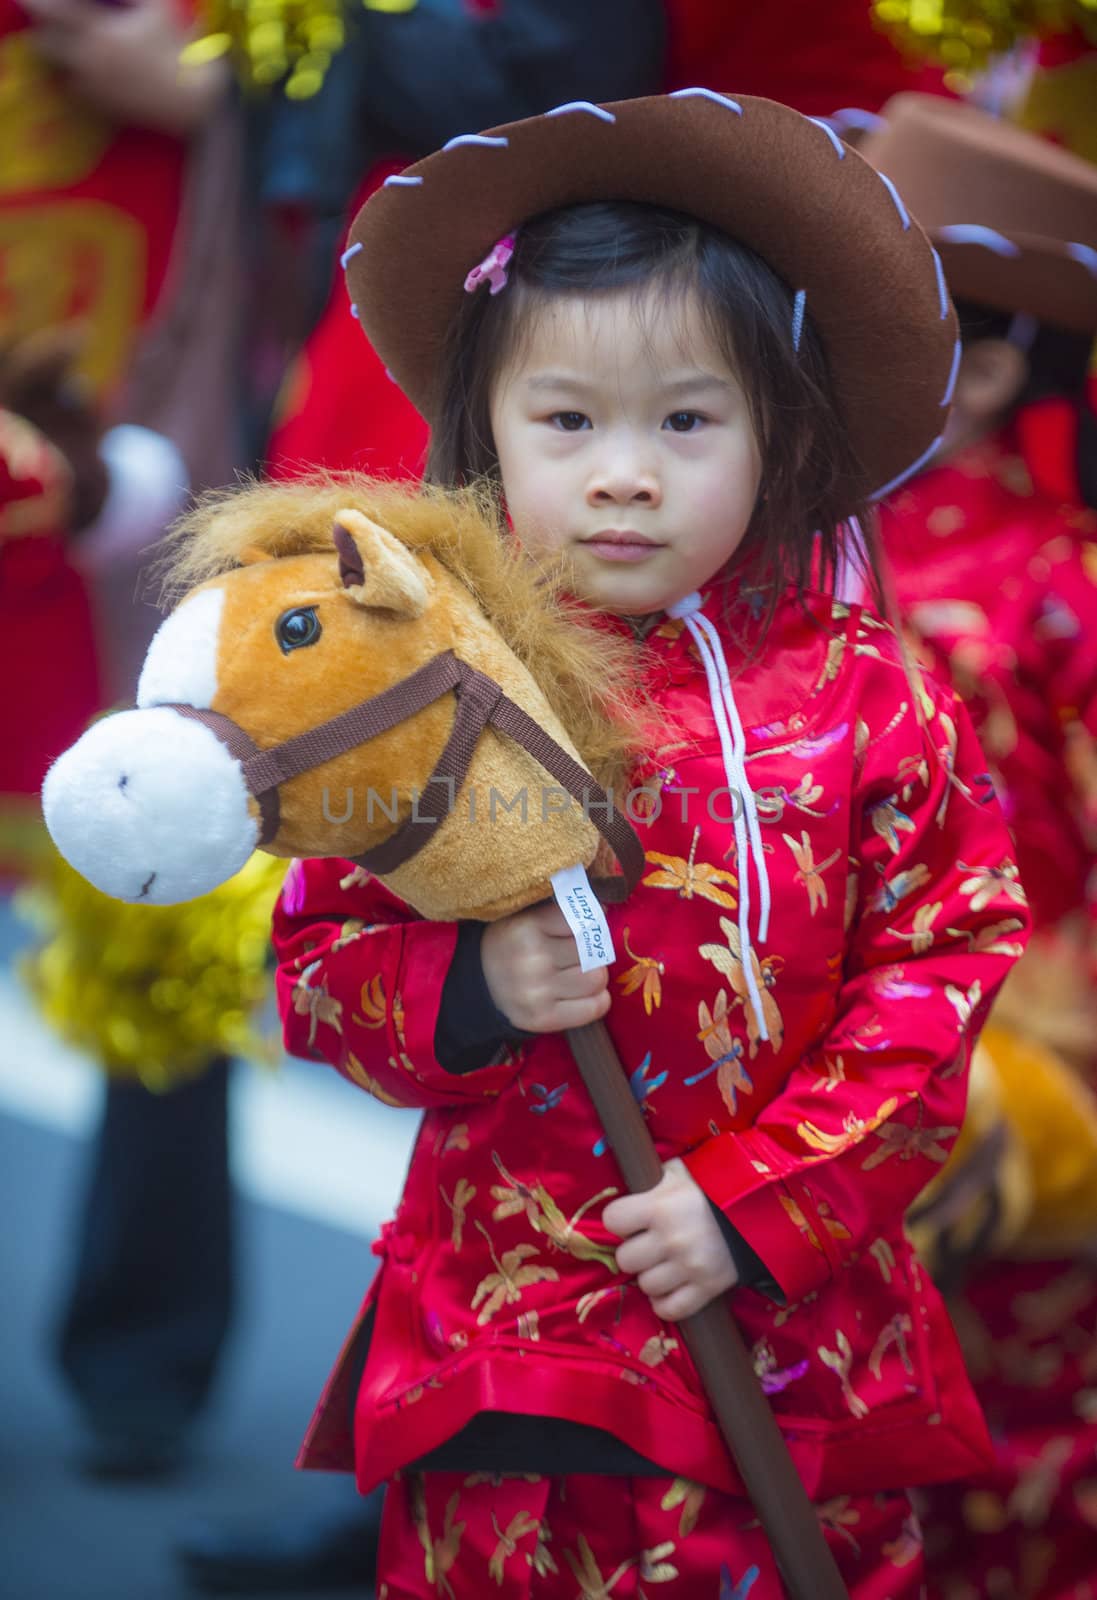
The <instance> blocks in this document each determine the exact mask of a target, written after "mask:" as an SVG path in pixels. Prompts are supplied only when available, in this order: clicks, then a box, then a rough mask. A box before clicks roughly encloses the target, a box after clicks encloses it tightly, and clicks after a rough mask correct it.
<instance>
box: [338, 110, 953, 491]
mask: <svg viewBox="0 0 1097 1600" xmlns="http://www.w3.org/2000/svg"><path fill="white" fill-rule="evenodd" d="M735 108H737V109H735ZM614 199H617V200H632V201H640V202H646V203H648V204H651V205H658V206H665V207H669V208H672V209H674V210H678V211H682V212H685V213H687V214H688V215H691V216H695V217H697V218H699V219H701V220H702V221H704V222H706V223H709V224H710V225H712V226H713V227H715V228H718V229H720V230H721V231H722V232H724V233H726V234H728V235H729V236H730V237H732V238H734V239H736V240H739V241H741V242H742V243H743V244H745V245H747V246H749V247H750V248H751V249H752V250H754V251H756V252H757V254H758V255H760V256H761V257H762V258H763V259H764V260H765V261H766V262H767V263H768V264H769V265H770V266H771V267H772V268H773V269H774V270H775V271H776V272H777V273H778V274H779V275H780V276H781V277H782V278H783V279H784V281H785V282H786V284H787V285H788V286H789V288H790V290H791V291H793V292H796V291H799V290H803V291H804V292H805V296H806V302H805V304H806V311H807V313H808V315H809V316H810V317H811V318H812V321H813V323H814V326H815V328H816V329H817V331H818V333H819V335H820V337H821V339H822V342H823V346H824V348H825V351H826V355H827V360H828V364H829V367H830V372H831V377H832V380H833V383H834V387H835V393H836V397H837V402H838V405H839V408H840V410H841V414H842V417H843V420H844V422H845V424H846V426H847V428H848V429H849V432H850V435H851V439H852V443H853V446H854V449H855V450H856V452H857V455H858V457H859V459H860V461H861V463H862V465H863V467H864V469H865V474H866V486H867V487H868V488H869V489H870V490H872V489H875V490H876V491H877V492H879V491H880V490H881V489H882V488H884V487H886V486H888V485H890V483H891V481H892V480H893V479H895V478H897V477H900V476H901V475H903V474H904V473H905V472H906V471H907V470H908V468H910V466H911V465H912V464H913V463H915V462H916V461H918V460H919V459H920V458H921V457H922V456H923V455H924V454H925V452H926V451H927V449H928V448H929V447H930V446H931V445H932V444H933V442H934V441H935V440H936V439H937V438H938V437H939V436H940V434H941V432H942V430H943V428H944V424H945V420H946V417H947V412H948V399H949V396H950V390H951V382H952V377H953V374H954V368H955V358H956V350H957V331H956V324H955V316H954V313H953V311H952V308H951V304H950V302H949V299H948V295H947V291H946V290H945V287H944V279H943V276H942V274H941V272H940V269H939V263H938V262H937V260H936V257H935V252H934V251H933V249H932V247H931V245H930V243H929V241H928V240H927V238H926V237H925V235H924V234H923V232H922V230H921V229H920V228H919V226H918V225H917V223H916V222H915V221H914V220H913V219H912V218H910V217H909V215H908V214H907V213H906V211H905V209H904V207H903V206H902V203H901V201H900V200H899V199H898V197H897V196H896V195H895V194H894V192H893V190H892V189H891V188H890V187H889V186H888V185H887V183H886V182H885V181H884V180H883V179H881V177H880V176H879V175H878V174H877V173H876V171H875V170H874V169H873V168H872V167H871V166H869V165H868V163H867V162H865V161H863V160H862V159H861V157H860V156H858V155H857V154H856V153H855V152H854V151H853V150H851V149H849V148H848V147H847V146H845V145H843V144H842V143H841V141H840V140H838V139H837V138H836V137H835V136H834V135H833V134H832V133H831V132H830V130H828V129H827V128H825V127H824V126H823V125H821V124H819V123H816V122H813V121H812V120H811V119H809V118H807V117H803V116H801V115H800V113H799V112H797V111H793V110H792V109H791V108H790V107H788V106H783V105H779V104H777V103H776V102H775V101H771V100H761V99H756V98H752V97H749V96H741V97H738V98H737V99H736V100H734V101H733V100H730V99H728V98H727V97H724V96H712V95H711V94H709V93H708V92H706V91H690V92H685V93H680V94H678V95H671V96H657V97H650V98H646V99H640V100H629V101H621V102H618V103H616V104H612V105H609V106H606V107H590V106H584V105H581V106H577V107H575V108H571V109H569V108H563V109H561V110H559V111H557V112H549V113H546V114H545V115H544V116H539V117H534V118H530V119H528V120H526V121H523V122H517V123H511V124H509V125H507V126H504V127H501V128H496V129H493V130H492V131H491V133H490V134H487V135H477V136H475V138H474V139H473V140H471V141H468V142H463V141H459V142H456V143H453V142H451V145H450V146H448V147H447V148H446V149H444V150H442V151H439V152H438V153H437V154H435V155H432V156H428V157H427V158H426V159H425V160H423V161H420V162H417V163H416V164H415V165H414V166H411V167H409V168H408V169H407V171H406V172H405V173H404V174H403V175H402V176H401V178H399V179H397V180H396V181H393V180H391V179H390V180H389V182H388V184H387V186H386V187H384V188H383V189H381V190H379V191H378V192H377V193H376V194H374V195H373V196H371V198H370V199H369V200H368V201H367V202H366V204H365V205H364V206H363V208H362V210H361V211H360V212H359V214H358V216H357V218H356V219H355V222H354V224H353V226H352V228H351V233H350V245H351V247H352V248H353V247H354V246H357V245H360V246H361V248H360V249H358V250H355V251H354V253H353V255H352V256H351V257H350V259H349V261H348V264H347V282H348V287H349V290H350V296H351V299H352V301H353V302H354V304H355V306H356V308H357V315H358V318H359V321H360V322H361V324H362V327H363V328H364V329H365V331H366V333H367V334H368V336H369V337H370V339H371V340H372V342H373V344H374V347H375V348H376V350H377V352H378V354H379V355H380V357H381V359H382V361H383V362H384V363H385V365H386V366H387V367H388V369H389V372H390V373H391V374H392V376H393V378H394V379H395V380H396V382H397V383H398V384H399V385H400V387H401V388H402V389H403V390H404V392H405V394H407V396H408V397H409V399H410V400H411V401H412V403H413V404H414V405H415V406H416V407H418V409H419V410H420V411H421V412H422V413H423V415H424V416H425V417H426V419H427V421H428V422H429V421H430V420H431V419H432V416H433V413H434V408H435V403H436V390H437V379H438V373H439V362H440V355H441V351H442V348H443V345H444V342H445V338H446V334H447V330H448V329H449V327H450V324H451V323H452V321H453V318H454V316H455V314H456V313H457V311H458V310H459V308H460V305H461V300H462V296H463V294H464V292H465V291H464V280H465V276H466V274H467V273H468V272H469V271H470V270H471V268H473V267H474V266H476V265H477V264H478V263H479V262H480V261H481V260H482V259H483V257H484V256H485V255H486V253H487V252H488V250H489V249H490V248H491V246H492V245H493V244H494V243H495V241H496V240H497V239H499V238H500V237H501V236H502V235H504V234H507V233H511V232H514V231H515V230H516V229H518V228H520V227H521V225H522V223H523V222H525V221H527V220H528V219H529V218H531V217H534V216H537V215H540V214H541V213H542V212H546V211H553V210H556V209H557V208H559V207H561V206H567V205H575V204H580V203H582V202H584V201H592V200H614ZM480 292H486V291H483V290H482V291H480ZM790 338H791V325H790Z"/></svg>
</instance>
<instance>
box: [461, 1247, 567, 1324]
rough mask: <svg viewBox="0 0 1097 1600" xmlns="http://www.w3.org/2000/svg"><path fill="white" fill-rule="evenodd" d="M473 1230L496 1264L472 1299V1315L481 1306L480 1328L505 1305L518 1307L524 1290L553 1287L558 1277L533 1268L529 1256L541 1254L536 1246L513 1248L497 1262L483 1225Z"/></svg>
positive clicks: (551, 1270) (552, 1269)
mask: <svg viewBox="0 0 1097 1600" xmlns="http://www.w3.org/2000/svg"><path fill="white" fill-rule="evenodd" d="M475 1226H476V1227H477V1228H478V1229H479V1231H480V1232H481V1233H482V1234H483V1235H484V1238H485V1239H486V1240H487V1245H488V1250H489V1251H490V1253H491V1259H492V1261H493V1262H494V1263H495V1271H494V1272H489V1273H488V1274H487V1276H486V1277H483V1278H481V1279H480V1282H479V1283H478V1284H477V1285H476V1289H475V1292H474V1294H473V1296H472V1302H471V1308H472V1310H473V1311H475V1310H476V1308H477V1306H479V1305H481V1303H482V1305H483V1309H482V1311H481V1312H480V1315H479V1316H478V1317H477V1319H476V1321H477V1323H478V1324H479V1326H480V1327H483V1326H484V1324H485V1323H486V1322H490V1321H491V1319H492V1318H493V1317H494V1316H495V1314H496V1312H498V1311H501V1310H502V1308H503V1307H504V1306H505V1305H509V1306H516V1305H518V1304H519V1302H520V1301H521V1299H522V1291H523V1289H528V1288H530V1287H531V1286H532V1285H533V1284H535V1283H556V1282H557V1281H558V1280H559V1277H560V1274H559V1273H558V1272H557V1270H556V1268H555V1267H547V1266H544V1265H542V1264H541V1263H540V1262H538V1263H537V1264H536V1265H535V1264H534V1263H533V1262H531V1261H530V1257H531V1256H539V1255H540V1254H541V1252H540V1250H538V1248H537V1246H536V1245H535V1244H516V1245H515V1247H514V1249H513V1250H504V1251H503V1256H502V1259H501V1260H500V1258H499V1257H498V1256H497V1255H496V1254H495V1246H494V1245H493V1244H492V1242H491V1235H490V1233H489V1232H488V1230H487V1229H486V1228H485V1227H484V1225H483V1223H482V1222H477V1223H476V1224H475Z"/></svg>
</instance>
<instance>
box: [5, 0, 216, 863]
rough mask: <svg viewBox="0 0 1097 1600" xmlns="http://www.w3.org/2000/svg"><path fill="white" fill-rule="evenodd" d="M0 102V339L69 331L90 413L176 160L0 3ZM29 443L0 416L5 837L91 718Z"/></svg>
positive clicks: (175, 206) (108, 386) (54, 537)
mask: <svg viewBox="0 0 1097 1600" xmlns="http://www.w3.org/2000/svg"><path fill="white" fill-rule="evenodd" d="M0 88H2V93H0V339H3V340H4V341H5V342H7V341H17V340H18V339H20V338H21V337H23V336H25V335H28V334H33V333H37V332H39V331H41V330H44V329H50V328H55V327H58V326H60V325H62V324H65V323H69V322H78V323H80V324H81V325H82V326H83V328H84V329H85V332H86V336H87V338H86V347H85V349H84V352H83V355H82V357H81V358H80V360H79V362H78V363H77V368H76V370H77V371H78V372H79V373H80V375H81V376H82V377H83V378H85V379H86V380H87V382H88V383H89V384H90V386H91V389H92V392H93V394H94V397H95V400H96V401H97V402H102V401H104V400H105V399H107V398H109V397H110V396H111V395H112V394H113V393H114V392H115V391H116V390H117V388H118V386H119V384H120V383H121V382H122V380H123V379H124V377H125V375H126V372H127V369H128V367H129V364H130V361H131V358H132V355H133V351H134V347H135V344H136V341H137V338H138V336H139V334H140V332H141V330H142V326H143V325H144V324H145V323H146V322H147V321H148V319H149V318H150V317H152V316H153V315H154V314H155V311H156V308H157V305H158V303H159V301H160V296H161V292H162V290H163V289H164V286H165V282H166V277H167V268H168V258H169V255H170V252H171V249H172V244H173V241H174V238H175V232H176V225H177V221H178V214H179V207H180V200H181V194H182V176H183V154H184V147H183V145H182V143H181V142H180V141H179V140H176V139H171V138H168V137H167V136H166V135H162V134H158V133H153V132H149V131H147V130H145V129H124V128H118V127H116V126H115V125H114V124H113V123H111V122H109V121H108V120H107V119H106V118H105V117H103V116H102V115H101V114H100V113H99V112H97V111H95V110H93V109H92V108H91V107H89V106H88V105H86V104H85V103H84V102H83V101H81V100H80V99H79V98H78V97H76V96H75V95H73V94H71V93H70V92H69V91H68V89H67V88H66V84H65V78H64V74H63V73H61V72H59V71H57V70H56V69H55V68H53V67H52V66H50V65H49V64H48V63H47V62H46V61H45V60H44V59H42V58H41V57H40V56H39V55H38V53H37V51H36V49H35V45H34V39H33V32H32V29H31V27H30V24H29V21H28V18H27V16H26V14H25V13H24V12H23V11H22V10H21V9H20V8H19V6H18V5H16V4H15V3H14V0H0ZM29 437H30V435H29V434H28V433H27V431H26V429H25V427H24V425H23V424H21V423H17V422H16V421H15V419H13V418H11V417H10V416H8V415H7V414H3V417H2V431H0V458H2V459H0V652H2V656H0V670H2V672H3V676H4V681H5V682H6V683H7V684H9V685H18V690H17V692H9V693H8V694H7V695H5V696H4V697H3V708H2V711H0V721H2V726H0V827H3V828H5V829H7V828H8V827H9V826H14V827H16V828H17V829H18V830H19V832H20V834H21V833H22V830H23V828H24V826H25V823H26V822H27V820H28V819H29V818H30V817H31V814H32V812H33V814H34V816H35V817H36V816H37V795H38V790H39V788H40V787H41V783H42V779H43V778H44V776H45V773H46V768H47V767H48V766H49V764H50V762H51V761H53V760H54V759H55V757H56V756H58V755H60V754H61V752H62V750H64V749H65V748H66V746H68V745H69V744H71V743H73V741H74V740H75V739H77V738H78V737H79V735H80V734H81V733H82V732H83V730H84V727H85V725H86V723H87V721H88V719H89V717H91V716H92V715H93V714H94V713H95V712H96V711H97V710H99V709H100V708H101V702H100V698H99V681H98V673H97V666H96V648H95V639H94V632H93V624H92V618H91V609H90V604H89V599H88V594H87V590H86V585H85V583H84V580H83V578H82V577H81V576H80V575H79V574H78V573H77V572H76V570H75V569H74V568H73V567H72V566H71V565H70V563H69V562H68V559H67V557H66V554H65V541H66V538H67V537H68V536H69V535H70V534H71V532H72V530H71V528H70V526H69V517H68V496H67V489H66V491H65V494H64V496H59V495H58V494H57V493H54V492H53V491H52V490H51V492H50V493H49V494H48V495H46V496H44V497H43V496H42V495H37V496H36V494H35V491H34V490H33V488H31V489H28V484H30V485H33V484H34V483H35V482H36V481H45V480H47V479H53V478H56V476H57V474H58V473H60V475H61V478H62V479H64V478H65V477H66V476H67V473H66V469H65V466H64V464H63V463H60V464H58V460H57V458H56V456H55V453H54V452H53V451H52V450H49V449H48V448H47V447H45V446H44V444H43V442H42V441H41V439H40V437H39V436H35V437H37V438H38V443H37V445H36V446H35V447H34V450H33V451H32V450H31V447H30V446H29V444H28V438H29ZM50 458H52V460H51V462H50V465H49V466H43V467H41V468H40V467H39V465H37V464H36V463H44V462H46V461H47V460H50ZM28 462H29V465H28ZM43 474H44V475H45V477H44V478H43V476H42V475H43ZM62 499H63V500H64V507H63V509H62V503H61V502H62ZM36 501H37V508H36V507H35V502H36ZM47 506H48V509H47ZM27 535H32V536H30V537H28V536H27ZM19 853H21V852H18V851H17V854H19Z"/></svg>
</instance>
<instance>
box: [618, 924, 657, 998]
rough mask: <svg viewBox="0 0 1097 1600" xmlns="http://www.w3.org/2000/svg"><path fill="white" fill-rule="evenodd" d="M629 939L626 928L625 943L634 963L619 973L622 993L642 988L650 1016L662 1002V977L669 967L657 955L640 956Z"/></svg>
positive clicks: (633, 992)
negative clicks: (654, 1008) (625, 970)
mask: <svg viewBox="0 0 1097 1600" xmlns="http://www.w3.org/2000/svg"><path fill="white" fill-rule="evenodd" d="M628 940H629V930H628V928H626V929H625V931H624V935H623V943H624V946H625V949H626V950H627V951H628V953H629V955H630V956H631V957H632V961H633V965H632V966H631V967H629V969H628V971H627V972H623V973H621V974H620V975H619V977H618V979H617V982H618V983H619V984H620V985H621V993H622V994H635V992H636V990H637V989H639V990H640V992H641V997H642V999H643V1002H644V1010H645V1012H646V1013H647V1015H648V1016H649V1017H650V1016H651V1012H652V1008H653V1007H658V1006H659V1005H660V1004H661V1003H662V999H663V984H662V979H663V976H664V974H665V972H666V970H667V969H666V967H665V966H664V965H663V963H662V962H661V961H659V960H657V959H656V957H655V956H638V955H637V954H636V951H635V950H634V949H633V948H632V946H631V945H630V944H629V942H628Z"/></svg>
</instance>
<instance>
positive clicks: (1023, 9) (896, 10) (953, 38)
mask: <svg viewBox="0 0 1097 1600" xmlns="http://www.w3.org/2000/svg"><path fill="white" fill-rule="evenodd" d="M872 15H873V20H874V21H875V23H876V25H877V27H879V28H880V29H881V30H882V31H883V32H884V33H887V34H889V35H890V36H891V38H892V39H893V40H894V41H895V43H896V44H897V45H898V47H899V48H900V49H901V50H902V51H903V52H904V54H906V55H909V56H910V57H912V58H913V59H915V60H919V61H931V62H933V63H935V64H936V65H938V66H942V67H946V68H948V75H947V80H946V81H948V83H949V85H950V87H952V88H955V89H965V88H970V86H971V82H972V79H973V78H974V77H975V75H976V74H977V73H979V72H982V71H983V70H984V69H985V68H986V66H987V65H988V64H989V62H990V61H991V59H992V58H993V57H994V56H999V55H1004V54H1005V53H1006V51H1008V50H1012V49H1013V48H1014V46H1015V45H1017V44H1018V43H1019V42H1020V41H1021V40H1022V39H1044V38H1048V37H1050V36H1051V35H1053V34H1057V33H1068V32H1070V31H1071V30H1072V29H1074V28H1077V29H1079V30H1080V31H1081V32H1082V33H1083V34H1084V35H1085V36H1086V37H1087V38H1089V39H1091V40H1092V41H1093V42H1094V43H1097V0H874V4H873V7H872Z"/></svg>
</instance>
